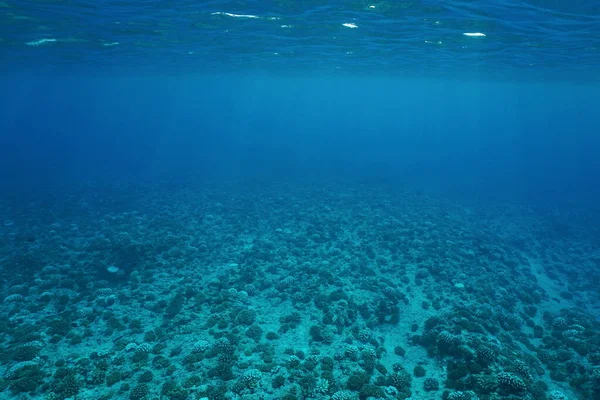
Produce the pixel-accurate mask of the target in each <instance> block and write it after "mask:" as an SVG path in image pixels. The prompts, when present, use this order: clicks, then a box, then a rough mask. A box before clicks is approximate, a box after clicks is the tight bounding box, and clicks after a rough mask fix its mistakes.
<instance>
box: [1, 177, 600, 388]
mask: <svg viewBox="0 0 600 400" xmlns="http://www.w3.org/2000/svg"><path fill="white" fill-rule="evenodd" d="M13 200H14V201H12V202H9V201H8V200H6V199H5V200H4V202H3V203H2V204H1V205H0V222H1V221H4V224H3V225H2V226H0V266H1V269H0V276H1V279H2V280H1V282H2V286H1V289H0V290H1V291H0V308H1V310H0V398H6V399H13V398H14V399H45V400H62V399H77V400H82V399H94V400H109V399H131V400H138V399H147V400H154V399H161V400H188V399H189V400H192V399H203V400H204V399H208V400H222V399H248V400H258V399H281V400H294V399H332V400H352V399H361V400H365V399H412V400H415V399H444V400H476V399H480V400H496V399H528V400H544V399H547V400H560V399H571V400H576V399H600V331H599V330H598V327H599V320H598V309H597V308H595V306H596V305H597V304H598V296H599V292H598V282H600V272H599V271H600V252H599V251H598V232H597V230H594V229H597V228H595V227H596V226H598V225H597V224H594V223H590V218H591V217H590V216H584V217H582V216H581V215H579V216H577V215H575V214H574V215H573V216H571V217H569V218H566V217H565V216H564V215H555V214H553V213H551V212H544V211H540V210H535V209H532V208H530V207H526V206H524V205H519V204H516V203H510V202H497V203H495V204H490V203H485V202H481V203H474V202H472V203H470V204H466V203H464V202H461V201H458V200H450V199H449V198H443V197H441V196H439V195H434V194H424V193H419V192H414V191H411V190H409V189H401V188H400V189H399V188H395V189H394V188H389V187H382V186H377V185H369V184H360V185H359V184H344V183H338V184H331V185H327V184H321V183H319V184H316V183H315V184H307V183H281V184H276V183H269V184H260V183H255V184H252V185H250V184H243V185H242V184H236V183H227V184H226V183H213V184H206V183H202V184H196V185H192V184H185V185H173V184H171V185H167V184H137V185H131V186H92V185H89V186H85V187H83V186H73V187H65V188H61V189H60V190H57V191H55V193H40V194H39V195H37V196H36V197H32V198H29V199H27V201H17V200H18V199H13ZM596 217H597V216H596ZM594 218H595V217H594Z"/></svg>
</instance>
